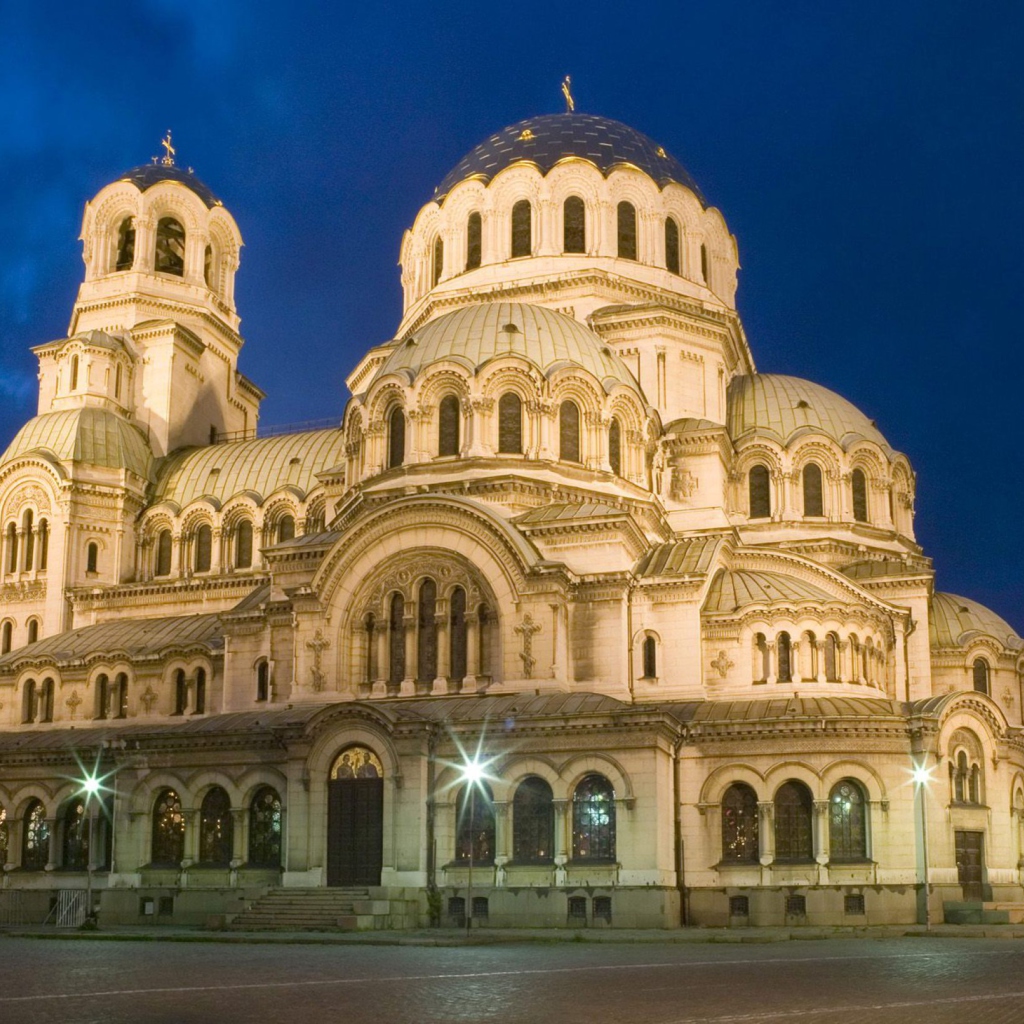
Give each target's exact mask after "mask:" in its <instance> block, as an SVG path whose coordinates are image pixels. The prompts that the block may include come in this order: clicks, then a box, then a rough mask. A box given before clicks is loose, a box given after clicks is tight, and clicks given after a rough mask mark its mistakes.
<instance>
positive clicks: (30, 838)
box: [21, 800, 50, 871]
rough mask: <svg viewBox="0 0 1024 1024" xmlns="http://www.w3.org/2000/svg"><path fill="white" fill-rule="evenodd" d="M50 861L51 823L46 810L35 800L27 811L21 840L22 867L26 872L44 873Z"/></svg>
mask: <svg viewBox="0 0 1024 1024" xmlns="http://www.w3.org/2000/svg"><path fill="white" fill-rule="evenodd" d="M49 860H50V823H49V822H48V821H47V820H46V808H45V807H43V805H42V803H41V802H40V801H39V800H33V801H32V802H31V803H30V804H29V805H28V807H27V808H26V809H25V818H24V832H23V834H22V838H21V866H22V868H23V869H24V870H25V871H43V870H44V869H45V868H46V865H47V863H48V862H49Z"/></svg>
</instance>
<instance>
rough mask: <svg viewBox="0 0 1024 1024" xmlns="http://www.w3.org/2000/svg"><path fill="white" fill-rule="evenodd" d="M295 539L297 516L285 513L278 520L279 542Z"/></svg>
mask: <svg viewBox="0 0 1024 1024" xmlns="http://www.w3.org/2000/svg"><path fill="white" fill-rule="evenodd" d="M294 539H295V516H293V515H284V516H281V518H280V519H279V520H278V521H277V543H278V544H283V543H284V542H285V541H286V540H294Z"/></svg>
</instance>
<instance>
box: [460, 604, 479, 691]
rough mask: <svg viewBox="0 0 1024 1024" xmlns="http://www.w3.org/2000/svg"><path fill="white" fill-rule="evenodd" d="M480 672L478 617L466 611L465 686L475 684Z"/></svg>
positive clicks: (463, 683)
mask: <svg viewBox="0 0 1024 1024" xmlns="http://www.w3.org/2000/svg"><path fill="white" fill-rule="evenodd" d="M479 674H480V618H479V616H478V615H477V614H476V612H466V678H465V679H464V680H463V681H462V685H463V686H464V687H465V688H467V689H468V688H470V687H473V686H476V679H477V676H478V675H479Z"/></svg>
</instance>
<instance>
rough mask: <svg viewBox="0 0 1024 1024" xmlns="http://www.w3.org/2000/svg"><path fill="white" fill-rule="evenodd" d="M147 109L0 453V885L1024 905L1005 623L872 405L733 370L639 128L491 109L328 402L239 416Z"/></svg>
mask: <svg viewBox="0 0 1024 1024" xmlns="http://www.w3.org/2000/svg"><path fill="white" fill-rule="evenodd" d="M165 143H166V149H167V155H166V156H164V157H163V158H161V159H159V160H158V159H154V161H153V162H152V163H149V164H144V165H142V166H139V167H136V168H134V169H132V170H130V171H128V172H127V173H125V174H124V175H123V176H121V177H120V178H118V179H117V180H116V181H114V182H112V183H111V184H109V185H107V186H106V187H105V188H103V189H101V190H100V192H99V193H98V194H97V195H96V196H95V197H94V198H93V199H92V200H91V201H89V202H88V203H86V206H85V213H84V218H83V223H82V233H81V240H82V243H83V259H84V265H85V270H84V278H83V280H82V283H81V286H80V288H79V290H78V294H77V298H76V301H75V303H74V307H73V309H72V310H71V318H70V325H69V328H68V333H67V336H66V337H62V338H59V339H56V340H51V341H45V340H43V339H40V341H41V343H40V344H39V345H38V346H37V347H36V348H35V349H34V352H35V354H36V356H37V357H38V360H39V374H38V380H39V399H38V412H37V415H36V416H35V417H33V418H32V419H31V420H29V421H28V422H27V423H26V424H25V425H24V426H23V427H22V428H21V430H20V431H19V432H18V433H17V435H16V436H15V437H14V438H13V440H11V441H10V443H9V444H8V445H7V447H6V450H4V451H3V454H2V456H0V864H2V865H3V873H2V881H0V923H2V920H3V916H4V915H6V919H7V920H8V921H13V920H23V921H42V920H44V919H49V920H55V919H60V918H61V916H62V915H63V916H64V917H68V915H69V914H71V917H73V916H74V913H78V915H79V918H80V917H81V916H82V915H83V914H92V913H95V914H97V915H98V921H99V923H100V925H101V926H102V925H103V924H105V923H106V924H118V923H120V924H140V923H153V924H160V923H167V924H179V925H206V926H210V927H227V928H246V927H254V928H255V927H301V926H305V927H341V928H394V929H400V928H411V927H425V926H428V925H431V924H434V925H441V926H454V925H460V926H462V925H468V926H481V925H485V924H486V925H488V926H490V927H499V928H501V927H505V928H514V927H527V926H529V927H553V928H556V927H562V928H565V927H572V928H582V927H595V926H600V927H645V928H678V927H681V926H693V925H696V926H730V925H733V926H736V925H743V926H747V925H749V926H769V925H794V926H796V925H803V924H807V925H844V924H845V925H871V924H882V923H913V922H929V921H941V920H943V919H944V918H945V919H946V920H975V919H976V920H985V921H992V922H995V921H999V920H1008V919H1011V918H1013V919H1019V917H1015V916H1014V915H1019V913H1020V912H1021V911H1022V909H1024V886H1022V881H1024V876H1022V870H1024V728H1022V703H1024V700H1022V698H1024V641H1022V640H1021V638H1020V637H1019V636H1017V635H1016V634H1015V632H1014V630H1013V629H1012V628H1011V627H1010V626H1009V625H1008V624H1007V623H1006V622H1004V621H1003V620H1002V619H1001V618H1000V617H999V616H998V615H996V614H995V613H993V612H992V611H990V610H989V609H987V608H985V607H983V606H981V605H980V604H978V603H977V602H975V601H973V600H971V599H970V598H968V597H959V596H956V595H954V594H948V593H942V592H939V591H937V590H936V589H935V588H934V569H933V566H932V562H931V560H930V559H929V558H928V557H927V555H926V553H925V552H924V551H923V550H922V549H921V547H920V546H919V545H918V544H917V543H916V541H915V538H914V516H915V475H914V471H913V468H912V466H911V464H910V462H909V460H908V459H907V457H906V456H905V455H903V454H902V453H901V452H900V451H899V450H898V448H897V447H894V445H893V444H892V443H891V442H890V440H889V439H888V438H887V437H886V436H885V435H884V434H883V433H882V431H881V429H880V428H879V426H878V425H877V424H876V423H875V422H874V421H872V420H870V419H869V418H868V417H866V416H865V415H864V414H863V413H862V412H860V411H859V410H858V409H857V408H856V407H854V406H853V405H852V404H851V403H850V402H848V401H846V400H845V399H844V398H842V397H840V396H839V395H837V394H835V393H833V392H831V391H829V390H828V389H826V388H824V387H821V386H819V385H817V384H814V383H812V382H810V381H807V380H802V379H798V378H795V377H788V376H781V375H778V374H773V373H770V372H768V373H765V372H759V371H758V369H757V368H756V367H755V362H754V356H753V353H752V351H751V347H750V345H749V343H748V339H747V337H746V334H745V333H744V328H743V324H742V322H741V320H740V317H739V315H738V313H737V310H736V302H735V296H736V287H737V272H738V268H739V252H738V247H737V241H736V239H735V237H734V236H733V235H732V234H731V233H730V231H729V228H728V226H727V224H726V221H725V219H724V217H723V215H722V213H721V212H720V211H719V210H717V209H716V208H715V207H713V206H711V205H710V204H709V203H708V201H707V200H706V199H705V197H704V196H703V195H702V193H701V190H700V188H699V187H698V185H697V183H696V182H695V181H694V180H693V179H692V178H691V176H690V175H689V174H688V172H687V171H686V169H685V168H684V167H683V165H682V164H681V163H679V162H678V161H677V160H676V159H675V158H674V157H673V156H672V155H671V154H670V153H668V152H666V150H665V148H664V147H662V146H661V145H660V144H658V143H657V142H656V141H654V140H652V139H650V138H648V137H647V136H645V135H643V134H641V133H640V132H638V131H636V130H634V129H632V128H630V127H627V126H626V125H624V124H621V123H619V122H617V121H613V120H609V119H607V118H604V117H597V116H592V115H586V114H581V113H576V112H574V111H571V110H570V111H569V112H566V113H564V114H553V115H544V116H539V117H532V118H529V119H527V120H524V121H520V122H519V123H517V124H514V125H511V126H510V127H507V128H504V129H502V130H501V131H498V132H496V133H495V134H493V135H491V136H490V137H489V138H487V139H486V140H484V141H483V142H481V143H480V145H478V146H477V147H476V148H474V149H473V150H472V151H471V152H469V153H468V154H467V155H466V156H465V157H464V158H463V159H462V160H461V161H460V162H459V163H458V164H457V165H456V166H455V167H454V168H453V169H452V170H451V172H450V173H449V174H448V175H447V177H445V178H444V180H443V181H441V182H440V183H439V184H438V185H437V187H436V188H435V189H434V192H433V194H432V195H431V196H429V197H427V198H426V202H425V203H424V204H423V206H422V208H421V209H420V211H419V213H418V214H417V216H416V218H415V220H414V222H413V224H412V225H411V226H410V227H409V228H408V230H407V231H406V232H405V234H404V236H403V237H402V239H401V243H400V248H399V260H400V265H401V283H402V289H403V293H404V303H403V305H404V308H403V312H402V316H401V320H400V322H399V323H398V325H397V329H396V331H395V334H394V337H393V339H392V340H390V341H387V342H386V343H384V344H381V345H378V346H377V347H375V348H372V349H370V350H369V351H367V352H366V353H365V354H364V355H363V356H362V358H361V359H360V361H359V363H358V365H357V366H355V367H354V369H353V370H352V372H351V374H350V375H349V377H348V379H347V384H348V388H349V391H350V392H351V394H350V396H349V397H348V398H347V403H343V402H342V401H341V400H340V399H339V402H338V420H337V423H336V425H335V426H333V427H331V428H329V429H319V430H307V431H300V432H273V431H266V432H264V431H262V430H261V429H260V427H259V411H260V403H261V400H262V399H263V397H264V392H263V391H261V389H260V388H259V387H258V386H257V385H256V384H255V383H254V382H252V381H251V380H249V379H248V378H247V377H246V376H245V375H244V373H243V372H242V370H241V369H240V368H239V353H240V350H241V347H242V337H241V336H240V334H239V324H240V320H239V314H238V311H237V308H236V304H235V287H234V285H235V275H236V274H237V273H238V271H239V266H240V252H241V247H242V236H241V233H240V231H239V227H238V225H237V224H236V222H235V220H234V218H233V217H232V215H231V213H230V212H229V209H228V206H227V205H226V204H225V202H223V201H222V200H221V199H220V198H218V195H217V194H215V193H214V192H213V191H212V190H211V189H210V188H209V187H208V186H207V185H206V184H204V183H203V182H202V181H200V180H199V178H198V177H197V176H196V175H195V174H194V173H193V172H192V171H191V169H188V170H186V169H185V168H182V167H180V166H178V165H177V164H175V162H174V159H173V150H172V148H171V146H170V140H169V138H168V139H167V140H165ZM295 344H300V342H296V343H295ZM893 440H896V439H893ZM928 511H929V510H925V512H926V514H927V512H928ZM931 511H933V512H934V510H931ZM83 901H84V902H83ZM69 908H71V910H69ZM75 908H77V910H75ZM72 911H73V912H72ZM55 915H56V917H55ZM971 915H974V916H973V917H972V916H971ZM69 919H70V918H69Z"/></svg>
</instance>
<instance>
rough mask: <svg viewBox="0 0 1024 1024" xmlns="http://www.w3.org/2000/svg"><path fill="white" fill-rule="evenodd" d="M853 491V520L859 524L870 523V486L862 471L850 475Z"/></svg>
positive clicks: (858, 470)
mask: <svg viewBox="0 0 1024 1024" xmlns="http://www.w3.org/2000/svg"><path fill="white" fill-rule="evenodd" d="M850 486H851V488H852V490H853V518H854V519H856V520H857V522H858V523H866V522H867V521H868V484H867V479H866V478H865V476H864V471H863V470H862V469H855V470H854V471H853V473H852V474H851V475H850Z"/></svg>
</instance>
